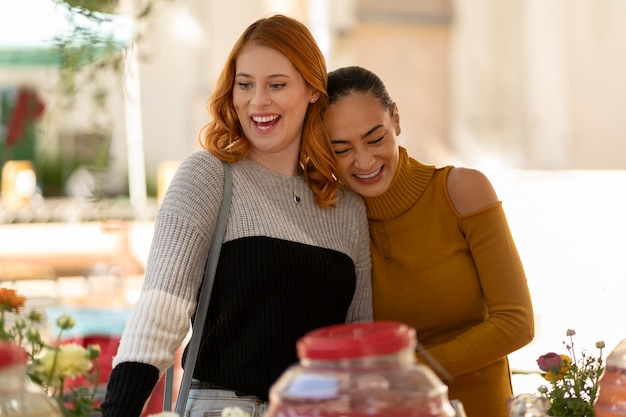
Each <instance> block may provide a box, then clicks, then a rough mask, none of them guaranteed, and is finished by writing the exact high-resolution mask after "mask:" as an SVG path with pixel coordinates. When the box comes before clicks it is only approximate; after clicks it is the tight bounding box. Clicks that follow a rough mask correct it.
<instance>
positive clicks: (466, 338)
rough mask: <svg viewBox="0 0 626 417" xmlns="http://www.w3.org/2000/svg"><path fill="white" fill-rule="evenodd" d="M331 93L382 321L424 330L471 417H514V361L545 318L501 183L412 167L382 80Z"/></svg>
mask: <svg viewBox="0 0 626 417" xmlns="http://www.w3.org/2000/svg"><path fill="white" fill-rule="evenodd" d="M328 94H329V100H330V102H329V107H328V110H327V111H326V113H325V115H324V117H325V123H326V127H327V128H328V131H329V135H330V139H331V143H332V144H333V147H334V149H335V154H336V155H337V159H338V177H339V179H340V181H341V182H342V183H343V184H345V185H346V186H348V187H349V188H351V189H352V190H353V191H356V192H357V193H359V194H361V196H363V197H364V200H365V206H366V208H367V215H368V219H369V225H370V235H371V248H372V292H373V304H374V319H375V320H396V321H400V322H404V323H406V324H408V325H409V326H411V327H414V328H415V329H416V332H417V339H418V341H419V342H420V343H421V344H422V345H423V346H424V347H425V348H426V349H427V351H428V353H429V354H430V355H429V356H432V357H433V358H434V359H435V360H436V361H437V362H438V363H439V364H440V365H441V366H442V367H443V369H444V370H445V371H446V372H447V374H446V375H441V374H440V376H441V377H442V379H444V380H445V379H446V377H448V376H450V377H451V378H452V380H451V381H448V387H449V397H450V398H451V399H456V400H460V401H461V402H462V403H463V405H464V408H465V410H466V412H467V415H468V416H469V417H503V416H506V415H508V411H507V403H508V400H509V398H511V397H512V395H513V392H512V385H511V373H510V370H509V363H508V360H507V355H508V354H509V353H511V352H513V351H515V350H517V349H519V348H521V347H522V346H524V345H526V344H528V343H529V342H530V341H531V340H532V339H533V337H534V317H533V309H532V303H531V299H530V294H529V290H528V285H527V282H526V276H525V273H524V268H523V266H522V262H521V260H520V257H519V255H518V252H517V249H516V247H515V243H514V241H513V237H512V235H511V232H510V230H509V226H508V224H507V220H506V217H505V214H504V211H503V209H502V203H501V202H500V201H499V200H498V197H497V195H496V193H495V191H494V189H493V187H492V186H491V183H490V182H489V180H488V179H487V178H486V177H485V176H484V175H483V174H482V173H481V172H479V171H476V170H473V169H467V168H460V167H452V166H446V167H442V168H436V167H434V166H431V165H425V164H422V163H421V162H419V161H418V160H416V159H414V158H411V157H410V156H409V155H408V154H407V151H406V149H404V148H403V147H401V146H399V144H398V140H397V136H398V135H400V131H401V130H400V115H399V113H398V106H397V104H396V103H394V101H393V100H392V99H391V97H390V96H389V93H388V92H387V89H386V87H385V85H384V84H383V82H382V80H381V79H380V78H379V77H378V76H377V75H376V74H374V73H373V72H371V71H369V70H366V69H364V68H361V67H356V66H355V67H345V68H340V69H338V70H335V71H332V72H330V73H329V75H328ZM417 359H418V360H419V361H420V362H422V363H425V364H428V363H429V362H428V361H426V360H424V358H423V357H422V356H420V355H418V357H417ZM433 370H434V371H438V370H437V369H433Z"/></svg>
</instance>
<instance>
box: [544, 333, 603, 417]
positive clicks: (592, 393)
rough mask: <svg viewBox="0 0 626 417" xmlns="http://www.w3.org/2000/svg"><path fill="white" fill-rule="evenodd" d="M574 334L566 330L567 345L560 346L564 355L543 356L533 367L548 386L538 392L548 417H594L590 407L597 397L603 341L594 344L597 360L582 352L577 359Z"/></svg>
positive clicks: (601, 370)
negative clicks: (537, 367)
mask: <svg viewBox="0 0 626 417" xmlns="http://www.w3.org/2000/svg"><path fill="white" fill-rule="evenodd" d="M575 334H576V331H574V330H572V329H569V330H567V332H566V336H567V337H569V343H567V342H565V341H564V342H563V344H564V345H565V348H566V349H567V352H568V354H557V353H554V352H549V353H546V354H545V355H542V356H540V357H539V358H538V359H537V365H538V366H539V369H541V370H542V371H543V372H544V373H543V376H544V378H545V379H546V380H547V381H549V382H550V384H549V385H548V386H546V385H542V386H540V387H539V389H538V391H539V393H540V394H541V395H543V396H545V397H546V398H548V400H549V401H550V408H549V409H548V415H550V416H555V417H594V409H593V405H594V402H595V400H596V396H597V394H598V381H599V379H600V376H601V375H602V372H603V371H604V361H603V360H602V349H603V348H604V346H605V344H604V342H603V341H599V342H596V348H598V349H599V353H598V356H597V357H594V356H591V355H589V354H588V353H587V352H586V351H585V350H582V351H581V352H580V358H579V359H577V356H576V351H575V349H574V335H575Z"/></svg>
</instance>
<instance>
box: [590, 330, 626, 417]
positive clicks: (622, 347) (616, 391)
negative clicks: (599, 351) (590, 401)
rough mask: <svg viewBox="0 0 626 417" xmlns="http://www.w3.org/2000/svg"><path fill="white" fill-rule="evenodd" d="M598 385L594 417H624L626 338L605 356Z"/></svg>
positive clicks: (625, 405)
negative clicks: (602, 371) (604, 364)
mask: <svg viewBox="0 0 626 417" xmlns="http://www.w3.org/2000/svg"><path fill="white" fill-rule="evenodd" d="M598 386H599V387H600V388H599V391H598V399H597V400H596V403H595V404H594V411H595V414H596V417H626V339H624V340H622V341H621V342H619V343H618V344H617V347H616V348H615V349H613V351H611V353H610V354H609V356H607V358H606V369H605V370H604V373H603V374H602V376H601V377H600V382H599V383H598Z"/></svg>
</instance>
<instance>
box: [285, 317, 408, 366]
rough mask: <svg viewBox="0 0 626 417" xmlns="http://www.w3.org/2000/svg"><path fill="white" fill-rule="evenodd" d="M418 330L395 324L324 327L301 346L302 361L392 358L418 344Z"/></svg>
mask: <svg viewBox="0 0 626 417" xmlns="http://www.w3.org/2000/svg"><path fill="white" fill-rule="evenodd" d="M416 343H417V342H416V337H415V329H413V328H411V327H409V326H407V325H405V324H403V323H398V322H393V321H375V322H369V323H347V324H338V325H333V326H327V327H322V328H321V329H317V330H313V331H311V332H309V333H307V334H306V335H305V336H303V337H302V338H301V339H300V340H298V343H297V349H298V357H299V358H300V359H304V358H306V359H315V360H339V359H356V358H362V357H366V356H379V355H388V354H392V353H395V352H398V351H400V350H402V349H405V348H407V347H410V346H415V344H416Z"/></svg>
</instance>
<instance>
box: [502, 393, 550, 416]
mask: <svg viewBox="0 0 626 417" xmlns="http://www.w3.org/2000/svg"><path fill="white" fill-rule="evenodd" d="M548 408H550V403H549V401H548V399H547V398H546V397H541V396H538V395H535V394H519V395H516V396H515V397H513V398H511V400H510V401H509V417H547V415H548Z"/></svg>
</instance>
